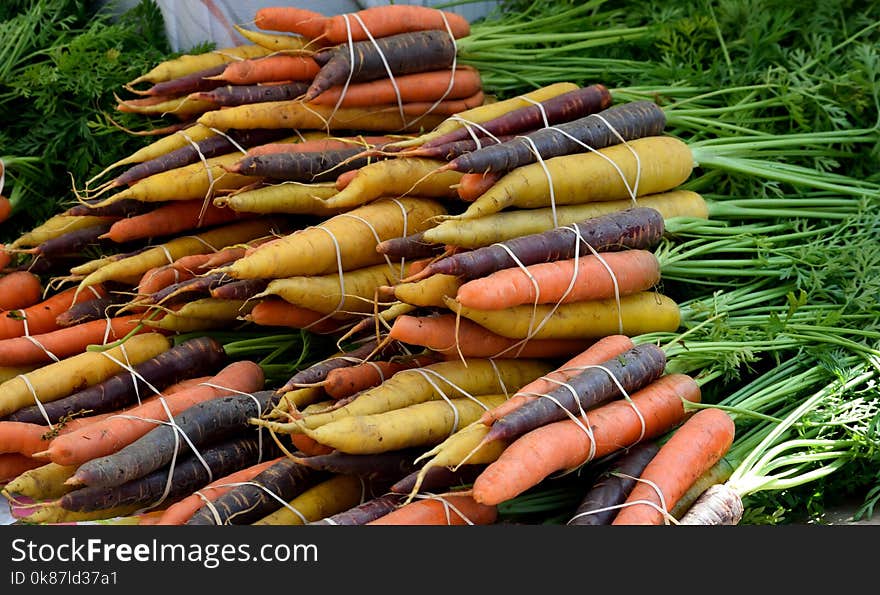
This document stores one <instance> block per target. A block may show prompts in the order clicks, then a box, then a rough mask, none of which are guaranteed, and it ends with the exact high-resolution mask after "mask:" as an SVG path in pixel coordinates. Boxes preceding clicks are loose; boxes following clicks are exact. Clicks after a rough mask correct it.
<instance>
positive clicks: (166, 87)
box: [137, 64, 226, 97]
mask: <svg viewBox="0 0 880 595" xmlns="http://www.w3.org/2000/svg"><path fill="white" fill-rule="evenodd" d="M225 69H226V64H218V65H216V66H211V67H209V68H205V69H203V70H199V71H196V72H191V73H189V74H186V75H183V76H179V77H177V78H173V79H170V80H167V81H162V82H160V83H156V84H154V85H152V86H150V87H149V88H147V89H144V90H142V91H137V94H138V95H148V96H150V95H158V96H166V97H180V96H181V95H186V94H187V93H195V92H197V91H209V90H211V89H213V88H214V87H218V86H220V85H222V84H223V81H218V80H216V79H214V78H212V77H215V76H217V75H219V74H222V73H223V71H224V70H225Z"/></svg>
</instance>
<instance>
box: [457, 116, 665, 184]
mask: <svg viewBox="0 0 880 595" xmlns="http://www.w3.org/2000/svg"><path fill="white" fill-rule="evenodd" d="M665 127H666V114H665V113H664V112H663V110H662V109H661V108H660V107H659V106H657V105H656V104H655V103H654V102H652V101H633V102H630V103H622V104H620V105H615V106H612V107H609V108H608V109H606V110H602V111H601V112H599V113H596V114H590V115H588V116H584V117H583V118H578V119H577V120H572V121H570V122H565V123H563V124H559V125H558V126H554V127H551V128H542V129H540V130H536V131H535V132H532V133H530V134H526V135H523V137H516V138H514V139H513V140H510V141H507V142H504V143H500V144H495V145H492V146H489V147H485V148H483V149H478V150H476V151H471V152H470V153H465V154H464V155H461V156H460V157H456V158H455V159H453V160H452V161H450V162H449V163H447V164H446V165H444V166H442V167H441V168H440V170H441V171H446V170H453V171H458V172H462V173H474V172H490V171H491V172H509V171H511V170H513V169H515V168H517V167H520V166H523V165H527V164H529V163H534V162H536V161H537V159H538V158H537V157H536V153H537V154H538V155H540V156H541V158H542V159H545V160H546V159H550V158H551V157H557V156H560V155H569V154H572V153H583V152H586V151H588V150H589V149H587V148H585V147H584V145H587V146H588V147H591V148H593V149H601V148H604V147H609V146H611V145H616V144H619V143H620V142H622V141H621V138H622V139H623V140H628V141H629V140H635V139H637V138H643V137H647V136H657V135H659V134H660V133H662V132H663V129H664V128H665ZM560 130H561V131H563V132H560ZM572 137H573V138H574V139H577V140H573V139H572ZM526 139H528V140H526Z"/></svg>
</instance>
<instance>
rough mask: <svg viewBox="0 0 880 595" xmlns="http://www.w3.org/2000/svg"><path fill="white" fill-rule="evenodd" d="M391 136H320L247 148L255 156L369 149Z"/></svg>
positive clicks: (389, 138) (386, 140)
mask: <svg viewBox="0 0 880 595" xmlns="http://www.w3.org/2000/svg"><path fill="white" fill-rule="evenodd" d="M390 140H391V137H388V136H362V135H359V136H322V137H320V138H314V139H308V140H297V141H293V142H291V141H282V142H277V143H266V144H263V145H259V146H257V147H252V148H250V149H248V152H247V155H248V157H256V156H258V155H266V154H270V153H304V152H320V151H335V150H337V149H351V148H354V147H359V148H361V149H369V148H372V147H375V146H376V145H381V144H384V143H386V142H389V141H390Z"/></svg>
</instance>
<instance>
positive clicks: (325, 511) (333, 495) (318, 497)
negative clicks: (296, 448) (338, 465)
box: [252, 475, 367, 525]
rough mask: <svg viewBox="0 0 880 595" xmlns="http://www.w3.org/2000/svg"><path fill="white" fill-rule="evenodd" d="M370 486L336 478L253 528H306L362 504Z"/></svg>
mask: <svg viewBox="0 0 880 595" xmlns="http://www.w3.org/2000/svg"><path fill="white" fill-rule="evenodd" d="M366 487H367V486H365V485H364V483H363V481H362V480H361V479H360V478H358V477H354V476H351V475H336V476H334V477H331V478H329V479H327V480H325V481H322V482H321V483H319V484H317V485H315V486H313V487H311V488H309V489H307V490H306V491H305V492H303V493H302V494H300V495H299V496H297V497H296V498H293V499H292V500H291V501H290V502H288V504H287V506H284V507H282V508H279V509H278V510H276V511H275V512H272V513H269V514H268V515H266V516H265V517H263V518H262V519H259V520H257V521H254V523H252V524H253V525H307V524H308V523H309V522H311V521H316V520H319V519H322V518H324V517H326V516H328V515H332V514H336V513H338V512H342V511H345V510H348V509H349V508H351V507H352V506H356V505H357V504H359V503H360V502H361V498H362V496H363V495H364V492H365V489H366Z"/></svg>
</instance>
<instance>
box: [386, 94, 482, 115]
mask: <svg viewBox="0 0 880 595" xmlns="http://www.w3.org/2000/svg"><path fill="white" fill-rule="evenodd" d="M485 101H486V95H485V94H484V93H483V92H482V91H477V92H476V93H474V94H473V95H470V96H468V97H465V98H462V99H444V100H443V101H441V102H439V103H437V102H436V100H435V101H409V102H407V103H404V104H403V113H404V114H406V115H407V116H423V115H426V114H431V115H434V116H454V115H455V114H458V113H461V112H463V111H466V110H469V109H473V108H475V107H479V106H481V105H483V102H485Z"/></svg>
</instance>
